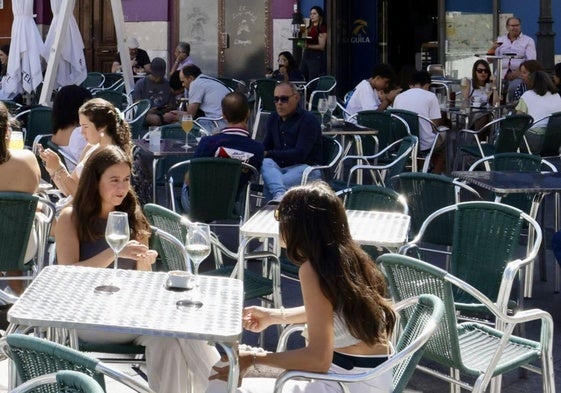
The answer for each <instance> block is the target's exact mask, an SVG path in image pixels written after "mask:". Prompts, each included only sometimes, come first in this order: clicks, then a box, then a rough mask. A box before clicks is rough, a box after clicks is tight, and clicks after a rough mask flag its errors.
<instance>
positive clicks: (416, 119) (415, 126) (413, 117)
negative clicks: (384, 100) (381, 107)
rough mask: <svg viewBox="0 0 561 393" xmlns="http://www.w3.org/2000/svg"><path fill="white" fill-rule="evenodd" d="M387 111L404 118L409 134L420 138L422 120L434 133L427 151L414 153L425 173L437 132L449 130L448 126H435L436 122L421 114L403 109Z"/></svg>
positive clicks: (434, 146) (434, 145) (427, 169)
mask: <svg viewBox="0 0 561 393" xmlns="http://www.w3.org/2000/svg"><path fill="white" fill-rule="evenodd" d="M387 112H388V113H392V114H394V115H397V116H399V117H400V118H402V119H403V120H405V121H406V122H407V125H408V126H409V131H410V132H411V135H415V136H416V137H417V138H420V135H419V129H420V127H421V122H423V123H424V124H428V125H429V127H430V128H431V130H432V132H433V133H434V139H433V141H432V143H431V147H430V149H429V151H428V152H426V153H420V152H418V153H417V155H416V156H417V160H422V161H423V168H422V170H421V172H425V173H427V172H428V171H429V168H430V160H431V158H432V155H433V153H434V149H435V148H436V143H437V141H438V138H439V134H441V133H446V132H447V131H448V130H449V129H448V127H443V126H441V127H437V126H436V124H434V123H433V122H432V120H431V119H429V118H427V117H425V116H423V115H420V114H418V113H415V112H411V111H407V110H405V109H388V110H387Z"/></svg>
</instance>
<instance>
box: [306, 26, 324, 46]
mask: <svg viewBox="0 0 561 393" xmlns="http://www.w3.org/2000/svg"><path fill="white" fill-rule="evenodd" d="M320 33H324V34H327V26H326V25H321V26H320V27H319V30H318V26H312V27H310V28H308V37H310V38H311V40H308V44H311V45H317V44H319V40H318V37H319V35H320Z"/></svg>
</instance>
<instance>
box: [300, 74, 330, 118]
mask: <svg viewBox="0 0 561 393" xmlns="http://www.w3.org/2000/svg"><path fill="white" fill-rule="evenodd" d="M335 86H337V80H336V79H335V77H333V76H331V75H323V76H319V77H317V78H315V79H312V80H311V81H309V82H308V83H306V85H305V86H304V92H305V93H304V94H305V97H302V99H304V98H306V99H307V102H308V104H307V109H308V110H309V111H312V110H315V111H317V107H318V101H319V99H320V98H327V97H328V96H329V94H331V93H332V92H333V94H335V92H334V90H335Z"/></svg>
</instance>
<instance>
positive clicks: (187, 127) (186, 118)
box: [181, 113, 193, 150]
mask: <svg viewBox="0 0 561 393" xmlns="http://www.w3.org/2000/svg"><path fill="white" fill-rule="evenodd" d="M181 128H183V131H185V134H186V136H185V145H183V147H184V148H185V150H189V149H190V146H189V133H190V132H191V130H192V129H193V116H191V115H189V114H187V113H185V114H183V115H181Z"/></svg>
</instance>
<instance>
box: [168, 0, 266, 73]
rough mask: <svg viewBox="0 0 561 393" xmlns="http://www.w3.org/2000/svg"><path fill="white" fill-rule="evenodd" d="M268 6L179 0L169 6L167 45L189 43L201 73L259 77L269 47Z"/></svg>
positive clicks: (239, 0) (257, 1)
mask: <svg viewBox="0 0 561 393" xmlns="http://www.w3.org/2000/svg"><path fill="white" fill-rule="evenodd" d="M269 5H270V0H265V1H262V0H220V1H218V2H209V1H206V0H179V1H177V2H175V7H174V8H173V9H174V10H175V12H174V13H173V15H174V18H172V21H171V23H172V26H171V27H170V32H171V37H172V38H171V47H173V46H174V45H176V43H177V42H178V41H187V42H189V43H190V44H191V56H192V57H193V59H194V60H195V64H197V65H198V66H199V67H200V68H201V70H202V71H203V73H205V74H210V75H217V76H225V77H229V78H236V79H241V80H245V81H248V80H250V79H253V78H260V77H262V76H263V75H264V74H265V67H266V66H267V65H268V61H269V60H268V59H269V55H268V54H269V52H270V48H272V34H271V25H270V20H269V14H268V10H269V8H270V7H269Z"/></svg>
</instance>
